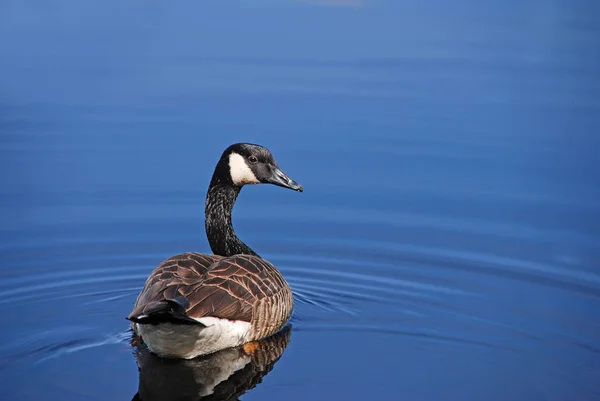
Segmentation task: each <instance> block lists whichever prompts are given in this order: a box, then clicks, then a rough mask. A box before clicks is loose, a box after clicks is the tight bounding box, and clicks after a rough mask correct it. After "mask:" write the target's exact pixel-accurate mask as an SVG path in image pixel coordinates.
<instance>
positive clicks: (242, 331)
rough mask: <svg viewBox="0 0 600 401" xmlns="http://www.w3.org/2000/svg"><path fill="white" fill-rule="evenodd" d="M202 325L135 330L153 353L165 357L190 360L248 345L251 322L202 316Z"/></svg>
mask: <svg viewBox="0 0 600 401" xmlns="http://www.w3.org/2000/svg"><path fill="white" fill-rule="evenodd" d="M196 320H198V321H199V322H200V323H202V324H203V325H204V326H205V327H204V326H201V325H197V326H196V325H181V324H171V323H160V324H158V325H150V324H137V323H136V331H137V333H138V334H139V335H140V336H141V337H142V340H143V341H144V343H146V345H147V346H148V348H149V349H150V351H152V352H153V353H155V354H157V355H159V356H162V357H164V358H184V359H191V358H195V357H197V356H199V355H206V354H210V353H213V352H215V351H218V350H221V349H226V348H231V347H237V346H239V345H242V344H244V343H245V342H246V336H247V334H248V332H249V331H250V328H251V326H250V323H249V322H243V321H240V320H227V319H219V318H216V317H203V318H199V319H196Z"/></svg>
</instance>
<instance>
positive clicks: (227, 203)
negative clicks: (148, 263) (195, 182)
mask: <svg viewBox="0 0 600 401" xmlns="http://www.w3.org/2000/svg"><path fill="white" fill-rule="evenodd" d="M260 183H269V184H274V185H278V186H281V187H284V188H289V189H293V190H296V191H299V192H302V190H303V189H302V186H301V185H300V184H298V183H296V182H295V181H294V180H292V179H291V178H290V177H288V176H287V174H285V173H284V172H283V171H282V170H281V169H280V168H279V167H278V166H277V163H276V162H275V159H274V158H273V155H271V152H270V151H269V150H268V149H267V148H265V147H263V146H260V145H254V144H249V143H237V144H233V145H231V146H229V147H228V148H227V149H226V150H225V151H224V152H223V154H222V155H221V158H220V159H219V161H218V163H217V165H216V167H215V171H214V173H213V176H212V179H211V181H210V186H209V188H208V191H207V194H206V204H205V217H206V222H205V229H206V235H207V237H208V243H209V245H210V248H211V250H212V251H213V253H214V255H208V254H201V253H195V252H188V253H183V254H179V255H175V256H173V257H171V258H169V259H167V260H165V261H164V262H162V263H161V264H160V265H159V266H157V267H156V268H155V269H154V271H153V272H152V273H151V274H150V277H148V279H147V280H146V283H145V285H144V288H143V289H142V291H141V292H140V294H139V295H138V298H137V300H136V303H135V306H134V308H133V311H132V312H131V313H130V314H129V316H128V317H127V319H128V320H130V321H131V322H132V328H133V331H134V332H135V333H136V334H138V335H139V336H140V337H141V338H142V341H143V342H144V343H145V344H146V345H147V346H148V348H149V349H150V351H152V352H153V353H155V354H157V355H159V356H162V357H165V358H184V359H191V358H194V357H196V356H198V355H205V354H210V353H213V352H215V351H218V350H221V349H225V348H231V347H236V346H240V345H243V344H246V345H250V346H251V345H252V344H250V343H252V342H253V341H256V340H259V339H261V338H265V337H268V336H270V335H272V334H274V333H276V332H277V331H279V330H280V329H281V328H282V327H283V326H284V325H285V324H286V323H287V321H288V320H289V318H290V316H291V314H292V310H293V306H294V301H293V297H292V291H291V289H290V287H289V285H288V283H287V282H286V281H285V279H284V278H283V276H282V275H281V273H280V272H279V270H277V268H275V266H273V265H272V264H271V263H269V262H267V261H266V260H264V259H262V258H261V257H260V256H259V255H258V254H257V253H256V252H254V251H253V250H252V249H250V247H249V246H248V245H246V244H245V243H243V242H242V241H241V240H240V239H239V238H238V237H237V235H236V234H235V232H234V230H233V225H232V223H231V213H232V210H233V205H234V203H235V200H236V198H237V196H238V194H239V192H240V190H241V189H242V187H243V186H244V185H246V184H260Z"/></svg>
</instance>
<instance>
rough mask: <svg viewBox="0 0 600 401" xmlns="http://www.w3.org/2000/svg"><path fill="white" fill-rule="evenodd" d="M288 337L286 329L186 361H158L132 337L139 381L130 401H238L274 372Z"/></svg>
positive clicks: (289, 327)
mask: <svg viewBox="0 0 600 401" xmlns="http://www.w3.org/2000/svg"><path fill="white" fill-rule="evenodd" d="M290 337H291V326H290V325H288V326H286V327H285V328H283V329H282V330H281V331H279V332H278V333H275V334H274V335H272V336H270V337H267V338H265V339H262V340H260V341H256V342H255V343H252V344H251V346H248V345H245V346H241V347H237V348H230V349H225V350H222V351H218V352H216V353H214V354H211V355H206V356H203V357H198V358H195V359H187V360H186V359H165V358H160V357H158V356H156V355H154V354H152V353H150V352H149V351H148V349H147V348H146V346H145V345H144V344H143V343H141V342H140V341H136V340H137V338H136V337H134V342H133V343H135V355H136V358H137V364H138V370H139V374H140V379H139V387H138V392H137V393H136V394H135V396H134V397H133V400H132V401H158V400H160V401H175V400H177V401H186V400H190V401H191V400H200V399H202V400H204V401H208V400H215V401H216V400H223V401H225V400H232V401H233V400H237V399H238V397H240V396H241V395H242V394H244V393H245V392H246V391H248V390H250V389H252V388H254V387H255V386H256V385H257V384H260V383H261V382H262V379H263V377H264V376H265V375H267V374H268V373H269V372H270V371H271V370H272V369H273V366H274V365H275V363H276V362H277V361H278V360H279V358H281V356H282V355H283V352H284V351H285V349H286V347H287V345H288V344H289V342H290Z"/></svg>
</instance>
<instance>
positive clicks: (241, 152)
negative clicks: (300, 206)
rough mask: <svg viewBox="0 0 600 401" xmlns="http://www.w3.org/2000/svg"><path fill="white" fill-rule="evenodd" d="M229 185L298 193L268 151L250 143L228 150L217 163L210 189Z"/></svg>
mask: <svg viewBox="0 0 600 401" xmlns="http://www.w3.org/2000/svg"><path fill="white" fill-rule="evenodd" d="M218 183H223V184H225V183H226V184H229V185H234V186H236V187H240V188H241V187H242V186H244V185H246V184H273V185H278V186H280V187H284V188H289V189H293V190H295V191H299V192H302V191H303V188H302V185H300V184H298V183H297V182H296V181H294V180H292V179H291V178H290V177H289V176H288V175H287V174H286V173H284V172H283V171H282V170H281V169H280V168H279V166H277V162H276V161H275V159H274V158H273V155H272V154H271V152H270V151H269V149H267V148H265V147H264V146H260V145H254V144H251V143H236V144H233V145H231V146H229V147H228V148H227V149H225V151H224V152H223V154H222V155H221V159H220V160H219V162H218V163H217V167H216V169H215V173H214V175H213V178H212V181H211V185H213V184H218Z"/></svg>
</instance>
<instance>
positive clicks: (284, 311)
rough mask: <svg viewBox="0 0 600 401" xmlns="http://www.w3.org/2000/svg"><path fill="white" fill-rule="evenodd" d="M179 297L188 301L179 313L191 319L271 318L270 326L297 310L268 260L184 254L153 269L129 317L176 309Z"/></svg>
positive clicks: (283, 281)
mask: <svg viewBox="0 0 600 401" xmlns="http://www.w3.org/2000/svg"><path fill="white" fill-rule="evenodd" d="M181 297H183V298H184V299H185V300H187V301H188V302H189V305H186V307H185V311H184V310H181V312H182V313H183V314H185V316H186V317H187V318H201V317H207V316H212V317H217V318H221V319H229V320H242V321H247V322H250V321H252V319H253V317H256V318H260V320H263V319H267V318H268V319H269V320H272V321H271V322H270V323H269V324H268V326H273V327H275V326H279V325H280V324H282V323H283V322H284V321H285V320H287V319H288V318H289V315H290V313H291V309H292V307H293V298H292V294H291V291H290V289H289V287H288V285H287V283H286V282H285V280H284V278H283V276H282V275H281V273H280V272H279V271H278V270H277V269H276V268H275V267H274V266H273V265H272V264H271V263H269V262H267V261H266V260H264V259H262V258H260V257H257V256H251V255H235V256H230V257H221V256H213V255H205V254H196V253H186V254H182V255H177V256H174V257H172V258H170V259H167V260H166V261H165V262H163V263H162V264H161V265H160V266H159V267H157V268H156V269H155V270H154V272H153V273H152V275H151V276H150V278H149V279H148V281H147V282H146V285H145V286H144V289H143V290H142V293H141V294H140V296H139V297H138V301H137V302H136V306H135V308H134V311H133V312H132V313H131V314H130V318H132V317H136V316H141V315H143V314H145V312H148V311H150V312H152V311H155V310H156V309H157V305H156V304H157V303H158V304H159V305H158V309H160V308H161V307H162V308H163V309H164V308H172V307H173V303H172V301H173V300H175V301H177V300H178V299H180V298H181ZM167 305H168V306H167ZM177 305H181V303H180V302H178V303H177V304H176V305H175V307H176V306H177ZM269 305H270V306H269ZM271 309H272V310H273V311H272V312H270V310H271ZM266 313H269V314H271V313H272V314H273V316H267V315H266ZM263 326H264V327H263V329H265V330H267V331H271V328H270V327H269V328H267V327H266V326H265V325H263Z"/></svg>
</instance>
